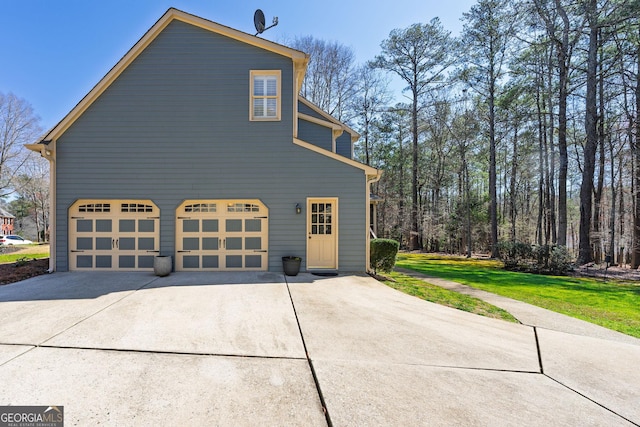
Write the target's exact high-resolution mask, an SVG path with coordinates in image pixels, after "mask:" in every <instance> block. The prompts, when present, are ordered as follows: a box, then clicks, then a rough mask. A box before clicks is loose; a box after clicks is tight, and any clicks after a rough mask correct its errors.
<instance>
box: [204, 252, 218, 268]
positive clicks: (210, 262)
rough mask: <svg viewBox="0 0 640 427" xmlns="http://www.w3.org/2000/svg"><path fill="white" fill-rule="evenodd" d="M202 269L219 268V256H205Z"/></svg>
mask: <svg viewBox="0 0 640 427" xmlns="http://www.w3.org/2000/svg"><path fill="white" fill-rule="evenodd" d="M202 268H218V255H205V256H203V257H202Z"/></svg>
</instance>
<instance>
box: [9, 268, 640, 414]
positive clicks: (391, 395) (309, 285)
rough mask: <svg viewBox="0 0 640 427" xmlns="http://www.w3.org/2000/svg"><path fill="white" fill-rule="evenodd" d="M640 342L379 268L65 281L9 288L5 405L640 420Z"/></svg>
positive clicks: (81, 410) (75, 410) (71, 276)
mask: <svg viewBox="0 0 640 427" xmlns="http://www.w3.org/2000/svg"><path fill="white" fill-rule="evenodd" d="M638 344H640V343H639V342H637V340H636V341H633V340H632V341H631V342H622V341H619V340H614V339H609V338H606V337H605V338H603V337H594V336H591V335H588V334H576V333H569V332H567V331H562V330H556V329H553V328H548V329H547V328H542V327H538V326H526V325H518V324H512V323H507V322H503V321H499V320H494V319H487V318H483V317H480V316H476V315H472V314H469V313H465V312H461V311H458V310H453V309H449V308H446V307H442V306H439V305H436V304H431V303H428V302H425V301H422V300H419V299H417V298H414V297H411V296H408V295H405V294H402V293H400V292H397V291H395V290H393V289H390V288H388V287H386V286H384V285H382V284H380V283H378V282H376V281H375V280H373V279H372V278H370V277H368V276H338V277H331V278H325V277H317V276H312V275H309V274H301V275H299V276H297V277H294V278H289V277H287V278H285V277H284V276H282V275H280V274H273V273H235V274H221V273H217V274H207V273H198V274H195V273H189V274H187V273H174V274H172V275H171V276H168V277H165V278H156V277H153V276H151V275H148V274H145V273H100V274H96V273H93V274H87V273H56V274H53V275H49V276H40V277H37V278H33V279H30V280H27V281H25V282H22V283H18V284H14V285H8V286H3V287H0V405H63V406H64V408H65V417H66V421H67V425H90V424H106V425H186V424H188V425H220V426H227V425H233V426H238V425H240V426H242V425H269V426H270V425H274V426H281V425H296V426H297V425H300V426H313V425H333V426H368V425H380V426H382V425H384V426H390V425H391V426H406V425H480V426H484V425H486V426H489V425H491V426H495V425H519V426H520V425H525V426H528V425H530V426H549V425H553V426H558V425H560V426H562V425H565V426H585V425H587V426H589V425H590V426H602V425H607V426H611V425H636V426H637V425H639V424H640V404H639V403H640V388H639V387H638V384H640V370H639V369H638V366H640V345H638Z"/></svg>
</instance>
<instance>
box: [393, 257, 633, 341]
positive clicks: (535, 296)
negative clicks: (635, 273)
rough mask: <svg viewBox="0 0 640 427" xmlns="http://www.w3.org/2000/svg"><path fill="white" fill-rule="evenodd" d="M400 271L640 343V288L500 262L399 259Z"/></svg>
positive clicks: (625, 283) (445, 258) (457, 259)
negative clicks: (578, 321)
mask: <svg viewBox="0 0 640 427" xmlns="http://www.w3.org/2000/svg"><path fill="white" fill-rule="evenodd" d="M396 265H397V266H398V267H402V268H408V269H411V270H415V271H419V272H421V273H424V274H427V275H430V276H434V277H440V278H443V279H447V280H452V281H454V282H458V283H462V284H465V285H468V286H472V287H474V288H478V289H482V290H485V291H488V292H493V293H495V294H498V295H503V296H506V297H509V298H513V299H517V300H519V301H524V302H527V303H529V304H533V305H537V306H539V307H543V308H546V309H549V310H553V311H556V312H558V313H563V314H567V315H569V316H573V317H576V318H578V319H582V320H586V321H588V322H592V323H595V324H598V325H601V326H604V327H606V328H609V329H613V330H616V331H619V332H623V333H625V334H628V335H632V336H635V337H638V338H640V283H637V282H633V283H629V282H621V281H613V280H607V281H604V280H602V279H591V278H573V277H559V276H544V275H537V274H527V273H516V272H511V271H506V270H503V269H502V264H501V263H500V262H497V261H489V260H477V259H467V258H458V257H443V256H436V255H427V254H399V255H398V262H397V263H396Z"/></svg>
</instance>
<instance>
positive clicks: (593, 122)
mask: <svg viewBox="0 0 640 427" xmlns="http://www.w3.org/2000/svg"><path fill="white" fill-rule="evenodd" d="M596 7H597V2H596V0H589V3H588V10H587V14H588V15H589V50H588V54H587V97H586V115H585V133H586V135H587V139H586V142H585V146H584V164H583V170H582V185H581V186H580V232H579V233H580V243H579V248H578V263H579V264H586V263H588V262H591V261H592V260H593V256H592V253H591V252H592V250H591V218H592V210H593V203H592V197H593V175H594V173H595V161H596V149H597V145H598V134H597V124H598V111H597V105H596V89H597V79H596V78H597V76H596V71H597V62H598V61H597V59H598V56H597V54H598V27H597V16H596V11H597V10H596Z"/></svg>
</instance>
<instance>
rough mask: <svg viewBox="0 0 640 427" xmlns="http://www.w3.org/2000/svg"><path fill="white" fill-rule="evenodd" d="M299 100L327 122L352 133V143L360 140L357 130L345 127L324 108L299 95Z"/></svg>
mask: <svg viewBox="0 0 640 427" xmlns="http://www.w3.org/2000/svg"><path fill="white" fill-rule="evenodd" d="M298 100H299V101H300V102H302V103H303V104H304V105H306V106H307V107H309V108H311V109H312V110H313V111H315V112H316V113H318V114H319V115H321V116H322V117H324V118H325V119H326V120H327V121H329V122H331V123H335V124H337V125H338V126H340V127H341V128H342V129H344V130H345V131H346V132H348V133H350V134H351V142H355V141H357V140H358V139H359V138H360V134H359V133H358V132H356V131H355V130H353V129H351V128H350V127H349V126H347V125H345V124H344V123H342V122H341V121H340V120H338V119H336V118H335V117H333V116H332V115H331V114H329V113H327V112H326V111H324V110H322V108H320V107H318V106H317V105H316V104H314V103H313V102H311V101H309V100H308V99H307V98H305V97H304V96H302V95H298Z"/></svg>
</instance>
